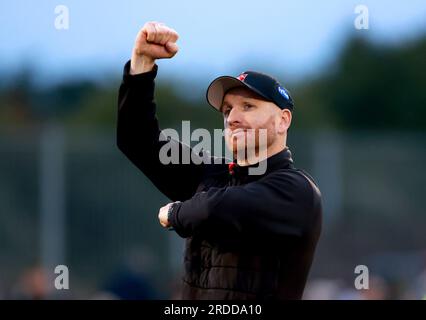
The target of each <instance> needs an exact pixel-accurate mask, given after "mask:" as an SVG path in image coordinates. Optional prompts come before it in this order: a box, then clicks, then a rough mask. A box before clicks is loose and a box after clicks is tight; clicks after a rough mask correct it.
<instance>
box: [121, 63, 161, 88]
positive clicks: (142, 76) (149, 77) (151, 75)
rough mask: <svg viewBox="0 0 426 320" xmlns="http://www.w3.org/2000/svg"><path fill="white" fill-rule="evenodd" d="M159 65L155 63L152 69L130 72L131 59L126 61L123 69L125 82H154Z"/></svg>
mask: <svg viewBox="0 0 426 320" xmlns="http://www.w3.org/2000/svg"><path fill="white" fill-rule="evenodd" d="M157 71H158V65H157V64H154V67H153V68H152V70H151V71H148V72H144V73H139V74H130V60H129V61H127V62H126V64H125V65H124V70H123V82H124V83H126V84H131V83H138V84H140V83H146V82H152V81H153V80H154V79H155V77H156V76H157Z"/></svg>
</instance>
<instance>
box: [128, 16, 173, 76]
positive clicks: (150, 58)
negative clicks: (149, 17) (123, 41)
mask: <svg viewBox="0 0 426 320" xmlns="http://www.w3.org/2000/svg"><path fill="white" fill-rule="evenodd" d="M178 38H179V35H178V34H177V32H176V31H175V30H173V29H171V28H169V27H167V26H166V25H165V24H163V23H159V22H147V23H145V25H144V26H143V27H142V29H141V30H140V31H139V33H138V35H137V36H136V40H135V46H134V48H133V52H132V60H131V64H130V74H137V73H142V72H147V71H150V70H151V69H152V67H153V66H154V63H155V60H156V59H164V58H172V57H173V56H174V55H175V54H176V53H177V52H178V50H179V48H178V46H177V44H176V41H177V39H178Z"/></svg>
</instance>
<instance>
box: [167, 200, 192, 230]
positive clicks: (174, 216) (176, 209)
mask: <svg viewBox="0 0 426 320" xmlns="http://www.w3.org/2000/svg"><path fill="white" fill-rule="evenodd" d="M181 206H182V202H176V203H175V204H174V205H173V208H172V211H171V214H170V218H171V219H170V221H169V222H170V224H171V226H172V228H173V230H174V231H175V232H176V233H177V234H178V235H179V236H180V237H182V238H187V237H188V236H189V235H188V234H185V232H184V230H183V228H182V226H181V224H180V222H179V219H178V215H179V210H180V208H181Z"/></svg>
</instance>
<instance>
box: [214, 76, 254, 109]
mask: <svg viewBox="0 0 426 320" xmlns="http://www.w3.org/2000/svg"><path fill="white" fill-rule="evenodd" d="M238 87H247V86H246V84H245V83H244V82H242V81H240V80H238V79H236V78H234V77H231V76H222V77H219V78H216V79H215V80H213V81H212V83H211V84H210V85H209V87H208V88H207V94H206V97H207V102H208V103H209V104H210V105H211V106H212V107H213V108H215V109H216V110H218V111H220V109H221V107H222V102H223V97H224V96H225V93H226V92H227V91H229V90H231V89H234V88H238Z"/></svg>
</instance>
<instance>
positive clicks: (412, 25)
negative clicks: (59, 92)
mask: <svg viewBox="0 0 426 320" xmlns="http://www.w3.org/2000/svg"><path fill="white" fill-rule="evenodd" d="M61 4H62V5H66V6H67V7H68V8H69V14H70V16H69V18H70V20H69V22H70V28H69V30H57V29H55V27H54V20H55V17H56V16H55V13H54V9H55V7H56V6H57V5H61ZM358 4H365V5H367V7H368V9H369V22H370V29H369V30H358V31H356V30H355V28H354V19H355V17H356V14H355V13H354V8H355V6H356V5H358ZM150 20H156V21H162V22H165V23H166V24H168V25H170V26H171V27H173V28H175V29H176V30H177V31H178V32H179V34H180V40H179V42H178V44H179V45H180V52H179V53H178V55H177V56H176V57H175V58H174V59H173V60H171V61H161V62H160V63H159V65H160V70H161V71H162V73H161V74H162V77H165V78H166V77H172V78H177V79H182V78H183V76H185V77H187V78H189V79H201V82H204V81H205V84H207V83H208V82H209V80H211V79H212V78H213V77H215V76H217V75H220V74H234V73H238V72H240V71H243V70H245V69H258V70H259V69H261V70H265V71H268V72H272V73H274V72H275V73H278V74H280V75H285V77H286V78H287V79H290V80H297V79H301V78H302V79H303V77H306V76H307V75H309V74H312V73H315V72H316V71H318V70H320V69H321V67H323V66H324V65H326V64H327V63H328V62H330V61H332V59H333V57H334V56H335V54H336V52H338V50H339V48H340V47H341V45H342V43H343V42H344V40H345V39H346V38H347V37H348V35H349V34H351V33H354V32H361V33H364V34H365V35H366V36H367V37H370V38H373V39H375V40H376V41H380V42H392V43H397V42H403V41H405V40H407V39H411V38H414V37H416V36H418V35H420V34H425V32H426V1H425V0H410V1H402V0H397V1H392V2H390V1H384V0H375V1H373V0H368V1H363V2H360V1H351V0H340V1H339V0H326V1H321V2H320V1H307V0H306V1H279V0H262V1H247V0H246V1H241V0H236V1H235V0H234V1H229V0H228V1H223V0H216V1H209V2H206V1H199V0H198V1H196V0H190V1H170V0H163V1H140V0H139V1H136V0H122V1H110V2H107V1H100V0H90V1H83V0H61V1H59V0H56V1H52V0H41V1H31V2H30V1H28V0H14V1H8V2H6V1H2V2H1V4H0V23H1V28H0V38H1V41H0V70H5V69H6V70H16V69H17V68H20V67H21V66H23V65H25V64H30V65H33V67H34V68H35V70H36V71H37V74H38V75H39V78H38V80H39V81H47V82H49V81H56V80H58V79H64V78H69V77H80V76H81V77H92V76H94V77H96V76H97V77H104V76H109V75H110V74H119V73H120V72H121V69H122V65H123V63H124V62H125V61H126V60H127V59H128V58H129V56H130V52H131V48H132V45H133V41H134V38H135V35H136V33H137V31H138V30H139V28H140V27H142V25H143V24H144V22H146V21H150ZM201 84H202V85H204V83H201Z"/></svg>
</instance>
